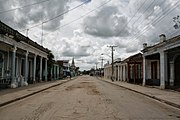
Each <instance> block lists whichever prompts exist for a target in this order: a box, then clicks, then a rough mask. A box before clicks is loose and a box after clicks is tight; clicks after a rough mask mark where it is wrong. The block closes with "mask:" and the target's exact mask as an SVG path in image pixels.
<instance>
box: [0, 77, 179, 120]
mask: <svg viewBox="0 0 180 120" xmlns="http://www.w3.org/2000/svg"><path fill="white" fill-rule="evenodd" d="M154 119H155V120H179V119H180V111H179V110H178V109H175V108H172V107H170V106H167V105H165V104H163V103H160V102H157V101H155V100H152V99H150V98H147V97H145V96H143V95H140V94H138V93H135V92H132V91H129V90H127V89H124V88H121V87H118V86H115V85H111V84H109V83H106V82H103V81H101V80H98V79H96V78H95V77H90V76H80V77H78V78H77V79H76V80H72V81H70V82H67V83H65V84H62V85H60V86H57V87H54V88H51V89H48V90H46V91H44V92H42V93H39V94H36V95H33V96H31V97H28V98H26V99H24V100H20V101H18V102H15V103H13V104H10V105H7V106H5V107H3V108H0V120H154Z"/></svg>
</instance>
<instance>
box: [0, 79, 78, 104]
mask: <svg viewBox="0 0 180 120" xmlns="http://www.w3.org/2000/svg"><path fill="white" fill-rule="evenodd" d="M72 79H75V78H72ZM68 81H70V80H69V79H64V80H56V81H49V82H44V83H37V84H32V85H29V86H25V87H19V88H16V89H6V90H2V91H0V107H2V106H4V105H7V104H10V103H12V102H15V101H18V100H21V99H24V98H26V97H28V96H31V95H34V94H36V93H39V92H42V91H44V90H47V89H49V88H52V87H55V86H58V85H61V84H63V83H66V82H68Z"/></svg>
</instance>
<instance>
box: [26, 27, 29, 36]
mask: <svg viewBox="0 0 180 120" xmlns="http://www.w3.org/2000/svg"><path fill="white" fill-rule="evenodd" d="M28 31H29V29H26V37H28Z"/></svg>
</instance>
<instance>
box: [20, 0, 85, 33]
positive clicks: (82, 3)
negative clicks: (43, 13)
mask: <svg viewBox="0 0 180 120" xmlns="http://www.w3.org/2000/svg"><path fill="white" fill-rule="evenodd" d="M87 2H89V0H86V1H85V2H83V3H81V4H79V5H78V6H75V7H73V8H71V9H69V10H67V11H64V12H62V13H61V14H59V15H57V16H55V17H53V18H50V19H48V20H45V21H43V22H42V23H43V24H44V23H47V22H50V21H52V20H54V19H56V18H58V17H60V16H62V15H64V14H66V13H69V12H70V11H72V10H74V9H76V8H78V7H80V6H82V5H84V4H86V3H87ZM42 23H39V24H37V25H34V26H31V27H29V28H26V29H31V28H35V27H37V26H40V25H41V24H42ZM26 29H24V30H22V31H25V30H26ZM22 31H20V32H22Z"/></svg>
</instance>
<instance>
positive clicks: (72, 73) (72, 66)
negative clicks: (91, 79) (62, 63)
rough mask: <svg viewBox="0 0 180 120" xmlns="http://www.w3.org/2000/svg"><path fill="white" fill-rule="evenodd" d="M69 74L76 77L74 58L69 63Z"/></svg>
mask: <svg viewBox="0 0 180 120" xmlns="http://www.w3.org/2000/svg"><path fill="white" fill-rule="evenodd" d="M70 72H71V76H75V75H76V66H75V62H74V57H73V59H72V63H71V66H70Z"/></svg>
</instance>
